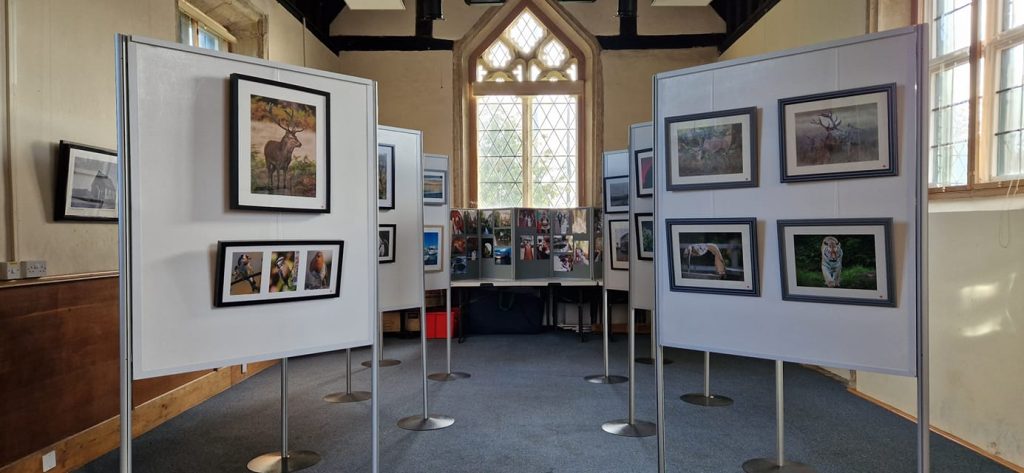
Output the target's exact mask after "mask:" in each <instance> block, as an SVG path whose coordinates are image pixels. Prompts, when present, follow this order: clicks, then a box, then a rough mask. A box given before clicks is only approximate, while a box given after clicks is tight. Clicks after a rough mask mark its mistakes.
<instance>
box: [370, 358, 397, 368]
mask: <svg viewBox="0 0 1024 473" xmlns="http://www.w3.org/2000/svg"><path fill="white" fill-rule="evenodd" d="M359 364H360V365H363V366H365V367H367V368H369V367H371V366H373V362H371V361H364V362H362V363H359ZM400 364H402V362H401V361H400V360H380V363H377V366H380V367H381V368H387V367H388V366H395V365H400Z"/></svg>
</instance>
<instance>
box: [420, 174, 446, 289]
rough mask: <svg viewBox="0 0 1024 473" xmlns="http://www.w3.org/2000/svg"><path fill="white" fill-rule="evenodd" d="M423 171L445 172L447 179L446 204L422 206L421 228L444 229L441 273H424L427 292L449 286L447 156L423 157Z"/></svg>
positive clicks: (441, 248)
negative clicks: (436, 227) (433, 227)
mask: <svg viewBox="0 0 1024 473" xmlns="http://www.w3.org/2000/svg"><path fill="white" fill-rule="evenodd" d="M423 169H424V170H425V171H445V172H447V173H448V178H447V179H446V180H445V186H446V188H445V190H444V192H445V195H446V196H447V197H448V203H446V204H444V205H424V206H423V226H424V228H425V227H428V226H439V227H443V228H444V234H443V235H442V239H441V242H440V245H439V246H440V248H438V250H439V251H440V254H439V258H441V271H435V272H430V273H425V275H426V279H425V281H424V284H425V287H426V289H427V290H428V291H433V290H437V289H448V286H449V284H450V281H449V278H450V277H451V275H450V273H449V270H450V269H451V263H450V258H451V255H450V254H448V252H449V251H451V249H452V247H451V241H452V236H451V228H449V225H448V224H449V220H448V212H449V209H450V208H451V194H450V191H451V188H452V185H451V173H450V172H449V171H448V156H440V155H434V154H425V155H423Z"/></svg>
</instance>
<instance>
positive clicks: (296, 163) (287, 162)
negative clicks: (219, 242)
mask: <svg viewBox="0 0 1024 473" xmlns="http://www.w3.org/2000/svg"><path fill="white" fill-rule="evenodd" d="M231 85H232V92H233V94H232V99H233V104H232V105H233V107H232V108H233V110H232V112H233V115H232V125H233V126H232V133H233V136H232V144H233V153H232V156H233V159H232V163H231V168H232V174H233V177H234V179H232V195H233V199H232V208H238V209H263V210H284V211H297V212H321V213H326V212H329V211H330V182H329V176H330V156H329V154H330V151H329V148H330V137H329V136H328V135H329V133H328V130H329V124H328V116H329V112H328V107H329V101H330V97H329V95H328V94H327V93H326V92H322V91H318V90H313V89H307V88H305V87H299V86H295V85H291V84H286V83H283V82H276V81H271V80H267V79H262V78H256V77H249V76H243V75H240V74H233V75H232V76H231Z"/></svg>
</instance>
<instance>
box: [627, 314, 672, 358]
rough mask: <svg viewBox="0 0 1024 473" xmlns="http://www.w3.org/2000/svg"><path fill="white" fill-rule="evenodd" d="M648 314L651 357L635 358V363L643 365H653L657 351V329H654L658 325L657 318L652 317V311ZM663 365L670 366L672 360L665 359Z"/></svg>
mask: <svg viewBox="0 0 1024 473" xmlns="http://www.w3.org/2000/svg"><path fill="white" fill-rule="evenodd" d="M634 310H635V309H634ZM650 314H651V322H650V325H651V356H648V357H643V358H637V359H636V362H637V363H643V364H645V365H653V364H654V352H655V350H656V349H657V345H658V332H657V327H656V324H657V323H658V322H657V317H655V316H654V311H653V310H652V311H650ZM664 363H665V364H666V365H671V364H672V360H669V359H665V360H664Z"/></svg>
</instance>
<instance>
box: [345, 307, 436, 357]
mask: <svg viewBox="0 0 1024 473" xmlns="http://www.w3.org/2000/svg"><path fill="white" fill-rule="evenodd" d="M377 317H378V318H379V319H380V323H378V324H377V327H378V329H377V346H379V347H380V349H378V350H377V356H378V357H379V358H377V365H378V366H380V367H382V368H386V367H388V366H395V365H399V364H401V363H402V361H401V360H387V359H384V313H383V312H378V313H377ZM420 325H423V321H422V320H421V321H420ZM360 364H361V365H363V366H365V367H367V368H370V367H372V366H373V362H372V361H370V360H366V361H364V362H362V363H360Z"/></svg>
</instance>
